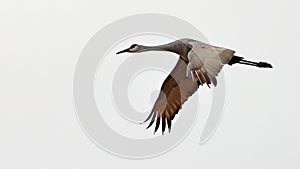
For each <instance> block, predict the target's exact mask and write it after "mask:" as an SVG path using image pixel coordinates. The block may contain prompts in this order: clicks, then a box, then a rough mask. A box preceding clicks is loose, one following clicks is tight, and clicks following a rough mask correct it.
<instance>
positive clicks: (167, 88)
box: [145, 58, 199, 133]
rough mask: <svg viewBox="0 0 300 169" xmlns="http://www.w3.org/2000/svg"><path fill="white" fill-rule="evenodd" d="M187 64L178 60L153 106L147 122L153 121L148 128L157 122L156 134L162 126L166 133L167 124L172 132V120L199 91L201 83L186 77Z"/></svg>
mask: <svg viewBox="0 0 300 169" xmlns="http://www.w3.org/2000/svg"><path fill="white" fill-rule="evenodd" d="M186 68H187V62H185V61H184V60H182V59H181V58H180V59H178V62H177V64H176V66H175V67H174V69H173V70H172V72H171V73H170V75H168V77H167V78H166V79H165V81H164V83H163V85H162V87H161V91H160V93H159V96H158V98H157V100H156V102H155V104H154V106H153V109H152V111H151V113H150V115H149V116H148V118H147V119H146V120H145V122H146V121H148V120H150V119H151V121H150V123H149V125H148V127H147V128H149V127H150V126H152V124H153V123H154V122H155V121H156V124H155V130H154V133H155V132H156V131H157V130H158V128H159V126H160V123H161V124H162V133H164V131H165V128H166V124H167V126H168V129H169V132H170V131H171V126H172V120H173V119H174V117H175V115H176V114H177V113H178V111H179V110H180V109H181V107H182V105H183V103H184V102H185V101H186V100H187V99H188V98H189V97H190V96H191V95H192V94H193V93H195V92H196V91H197V89H198V87H199V83H198V82H197V81H193V80H192V78H191V77H189V76H186Z"/></svg>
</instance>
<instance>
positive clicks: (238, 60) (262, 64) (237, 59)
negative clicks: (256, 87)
mask: <svg viewBox="0 0 300 169" xmlns="http://www.w3.org/2000/svg"><path fill="white" fill-rule="evenodd" d="M235 63H239V64H244V65H250V66H256V67H259V68H273V66H272V65H271V64H270V63H266V62H252V61H248V60H244V58H243V57H240V56H233V57H232V58H231V59H230V61H229V62H228V65H233V64H235Z"/></svg>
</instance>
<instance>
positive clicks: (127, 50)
mask: <svg viewBox="0 0 300 169" xmlns="http://www.w3.org/2000/svg"><path fill="white" fill-rule="evenodd" d="M125 52H129V48H128V49H125V50H121V51H119V52H117V53H116V54H120V53H125Z"/></svg>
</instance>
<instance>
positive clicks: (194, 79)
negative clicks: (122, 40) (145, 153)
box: [117, 39, 272, 134]
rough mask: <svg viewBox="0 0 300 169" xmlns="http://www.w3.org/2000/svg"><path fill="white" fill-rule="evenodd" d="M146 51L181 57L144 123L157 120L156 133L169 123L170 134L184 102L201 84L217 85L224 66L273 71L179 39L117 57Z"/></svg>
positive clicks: (136, 47) (229, 52)
mask: <svg viewBox="0 0 300 169" xmlns="http://www.w3.org/2000/svg"><path fill="white" fill-rule="evenodd" d="M146 51H169V52H173V53H176V54H178V55H179V59H178V62H177V64H176V66H175V67H174V69H173V70H172V71H171V73H170V74H169V75H168V76H167V78H166V79H165V81H164V82H163V84H162V87H161V90H160V93H159V96H158V98H157V100H156V102H155V104H154V106H153V109H152V111H151V112H150V114H149V116H148V117H147V118H146V120H145V121H144V123H145V122H147V121H148V120H150V119H151V120H150V123H149V125H148V127H147V129H148V128H149V127H150V126H151V125H152V124H153V123H154V122H155V121H156V125H155V129H154V133H155V132H156V131H157V130H158V128H159V126H160V122H161V124H162V134H163V133H164V131H165V128H166V123H167V125H168V130H169V132H170V131H171V125H172V120H173V119H174V117H175V115H176V114H177V113H178V111H179V110H180V109H181V107H182V105H183V104H184V102H185V101H186V100H187V99H188V97H190V96H191V95H192V94H193V93H195V92H196V90H197V89H198V87H199V85H203V84H205V83H206V84H207V85H208V87H210V84H211V83H212V84H213V85H214V86H216V85H217V79H216V76H217V75H218V73H219V72H220V70H221V69H222V67H223V65H225V64H228V65H233V64H236V63H239V64H245V65H250V66H256V67H260V68H272V65H271V64H269V63H266V62H251V61H247V60H244V58H243V57H239V56H235V55H234V53H235V51H233V50H230V49H226V48H222V47H217V46H212V45H209V44H206V43H203V42H200V41H196V40H193V39H180V40H176V41H174V42H171V43H167V44H164V45H159V46H143V45H138V44H133V45H131V46H130V47H129V48H128V49H125V50H122V51H120V52H117V54H120V53H124V52H130V53H138V52H146Z"/></svg>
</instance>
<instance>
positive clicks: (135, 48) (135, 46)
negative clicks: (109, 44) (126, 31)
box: [117, 44, 143, 54]
mask: <svg viewBox="0 0 300 169" xmlns="http://www.w3.org/2000/svg"><path fill="white" fill-rule="evenodd" d="M142 49H143V46H141V45H138V44H133V45H131V46H130V47H129V48H127V49H125V50H122V51H119V52H117V54H120V53H124V52H130V53H137V52H142V51H143V50H142Z"/></svg>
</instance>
